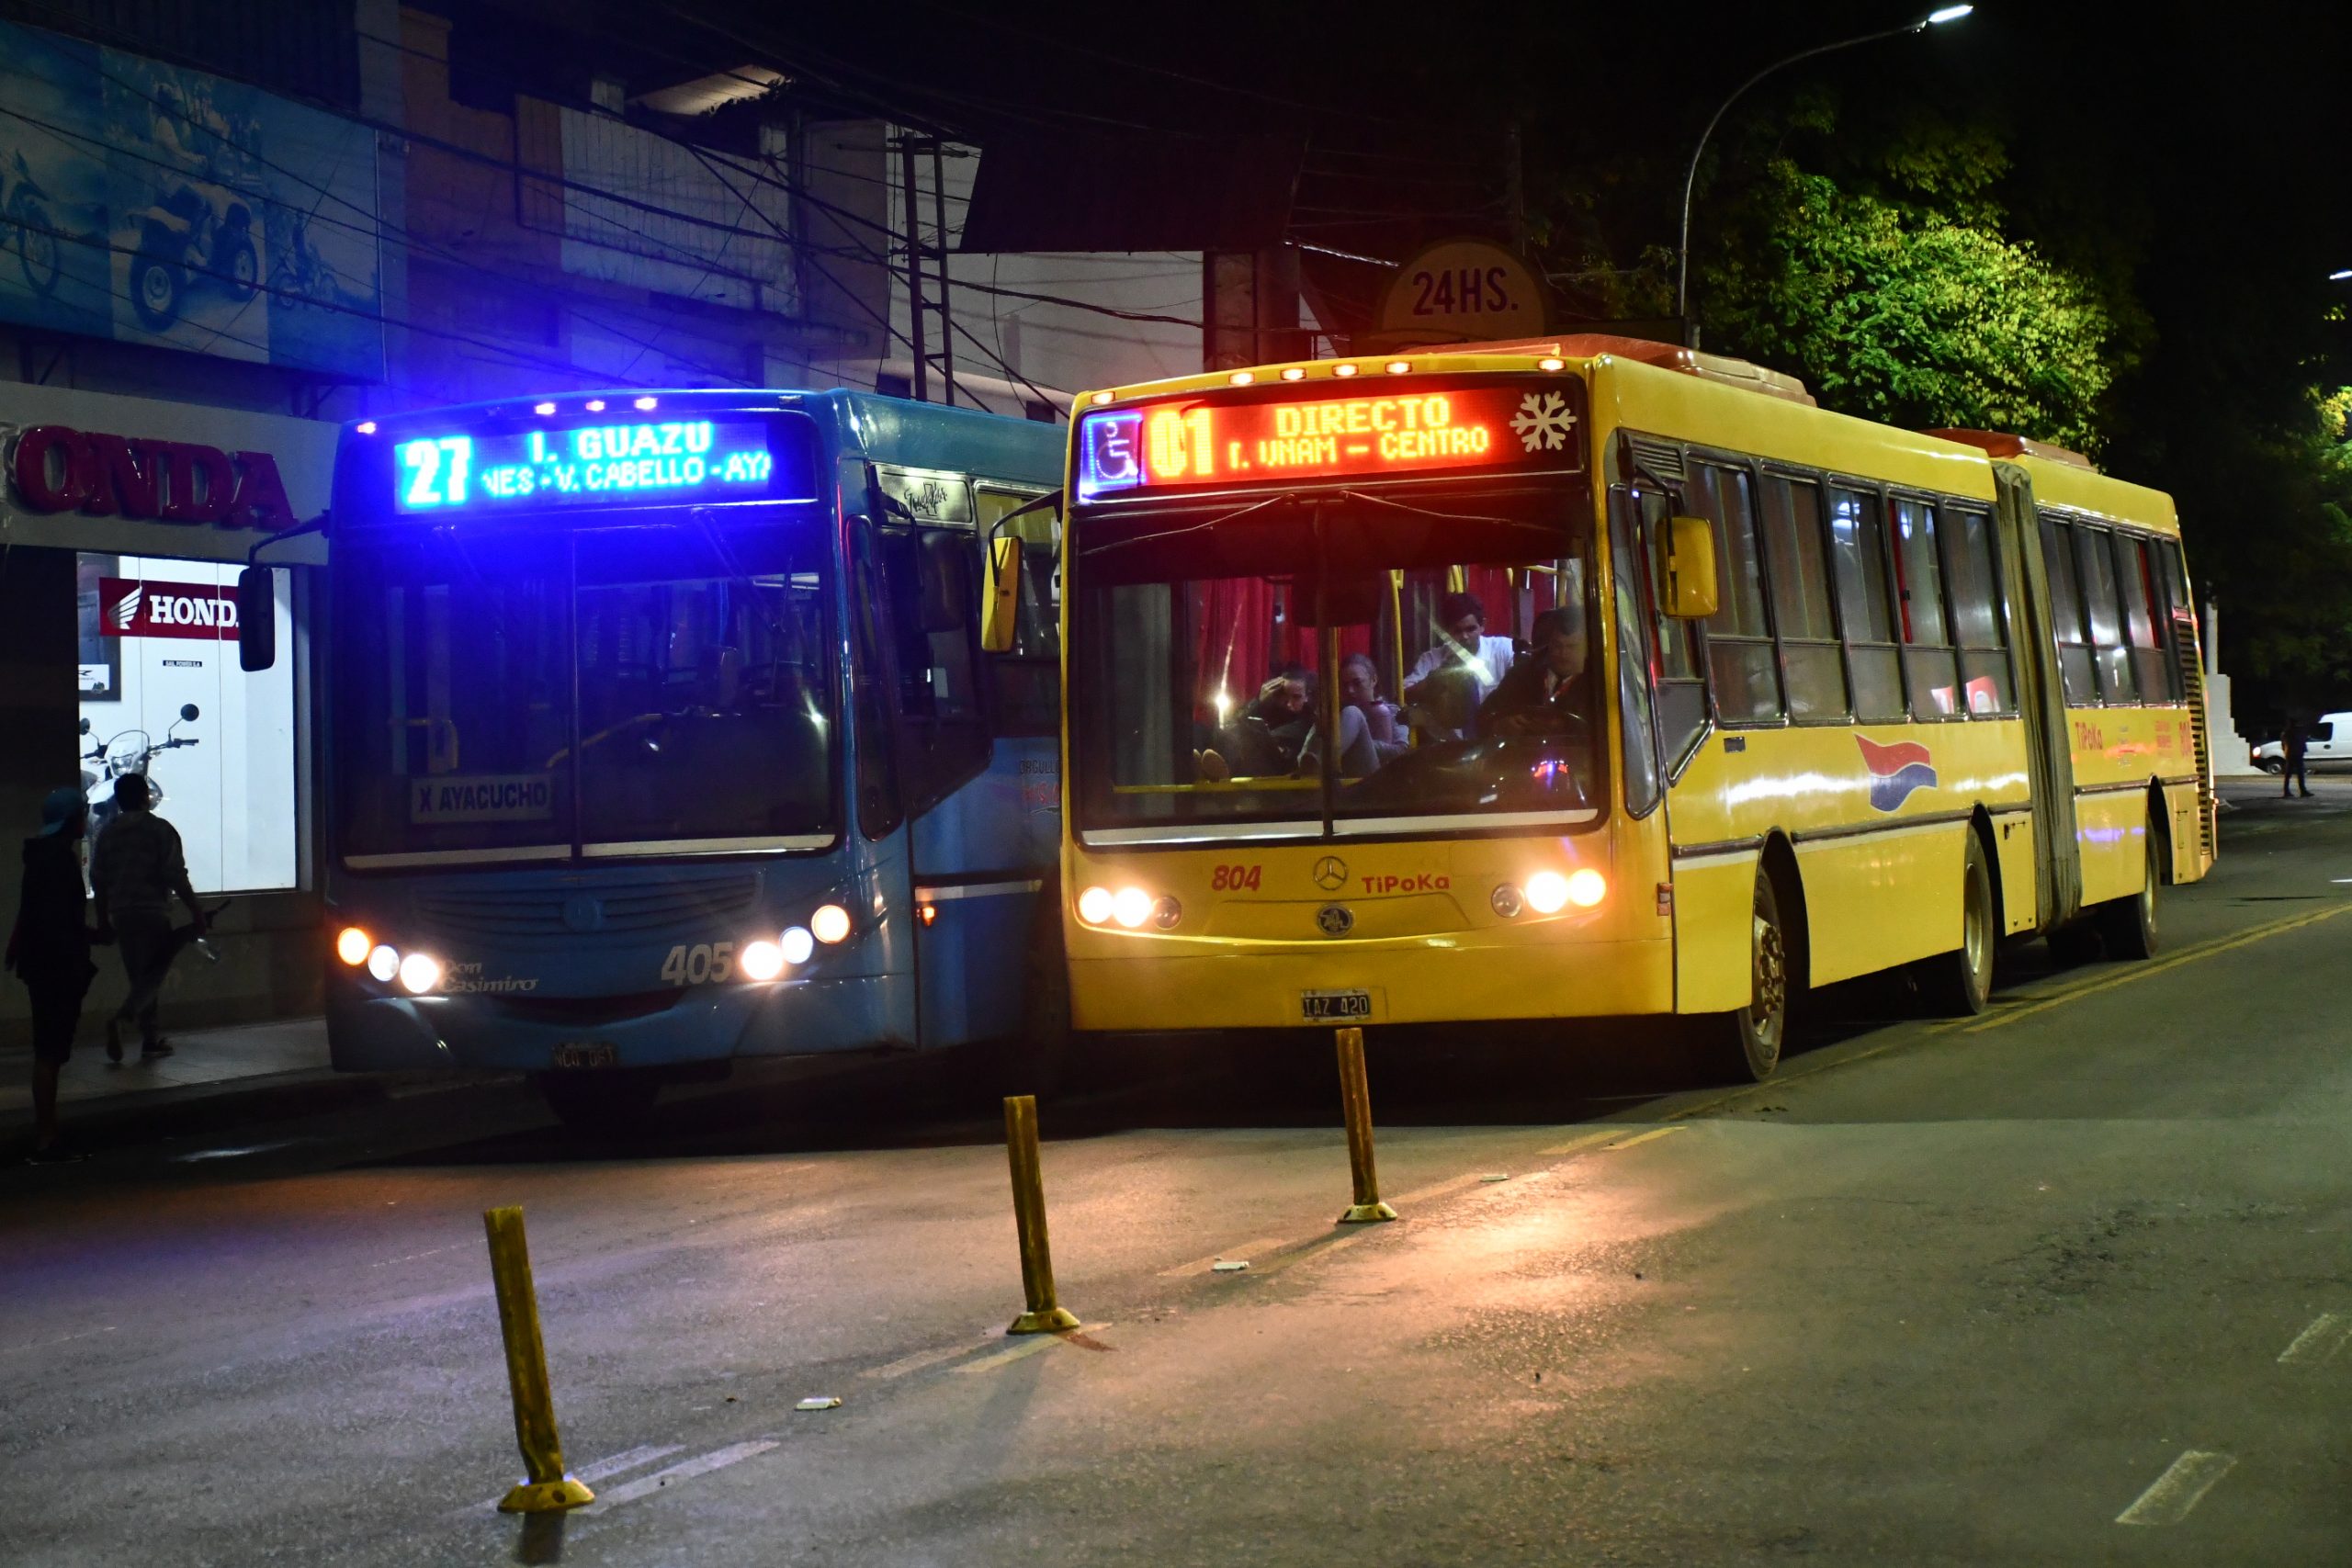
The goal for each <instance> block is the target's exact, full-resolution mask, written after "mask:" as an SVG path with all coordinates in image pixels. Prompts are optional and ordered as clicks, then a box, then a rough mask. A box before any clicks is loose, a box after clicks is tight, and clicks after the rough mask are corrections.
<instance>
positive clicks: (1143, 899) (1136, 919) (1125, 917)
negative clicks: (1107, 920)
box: [1111, 887, 1151, 931]
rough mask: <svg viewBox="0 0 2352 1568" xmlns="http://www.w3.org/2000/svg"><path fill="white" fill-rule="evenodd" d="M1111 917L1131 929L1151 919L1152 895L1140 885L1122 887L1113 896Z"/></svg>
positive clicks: (1133, 929)
mask: <svg viewBox="0 0 2352 1568" xmlns="http://www.w3.org/2000/svg"><path fill="white" fill-rule="evenodd" d="M1111 918H1112V919H1114V920H1116V921H1118V922H1119V923H1120V924H1121V925H1123V926H1125V927H1126V928H1127V930H1129V931H1135V930H1136V929H1137V928H1138V927H1140V926H1141V925H1142V924H1143V923H1144V922H1145V921H1146V920H1148V919H1151V895H1150V894H1148V893H1147V892H1145V891H1144V890H1143V889H1142V888H1140V887H1122V888H1120V889H1119V890H1118V892H1116V893H1114V894H1113V895H1112V897H1111Z"/></svg>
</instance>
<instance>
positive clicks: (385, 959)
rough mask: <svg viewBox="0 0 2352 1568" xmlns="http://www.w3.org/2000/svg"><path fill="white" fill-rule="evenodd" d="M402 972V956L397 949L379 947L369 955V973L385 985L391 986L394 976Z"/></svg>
mask: <svg viewBox="0 0 2352 1568" xmlns="http://www.w3.org/2000/svg"><path fill="white" fill-rule="evenodd" d="M400 972H401V955H400V953H399V952H398V951H397V950H396V949H393V948H390V947H379V948H377V949H376V950H375V951H373V952H371V953H368V974H370V975H372V976H375V977H376V978H377V979H379V980H381V981H383V982H384V984H386V985H388V986H389V985H390V984H391V983H392V976H395V975H397V974H399V973H400Z"/></svg>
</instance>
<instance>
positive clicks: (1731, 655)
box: [1691, 463, 1781, 724]
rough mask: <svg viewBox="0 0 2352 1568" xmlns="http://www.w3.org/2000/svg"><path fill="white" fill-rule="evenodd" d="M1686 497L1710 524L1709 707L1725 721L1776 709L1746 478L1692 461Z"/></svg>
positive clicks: (1751, 718) (1770, 715) (1774, 659)
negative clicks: (1711, 685) (1712, 559)
mask: <svg viewBox="0 0 2352 1568" xmlns="http://www.w3.org/2000/svg"><path fill="white" fill-rule="evenodd" d="M1692 476H1693V478H1692V483H1691V503H1692V505H1693V506H1694V507H1695V508H1696V510H1697V512H1698V514H1699V515H1700V516H1702V517H1704V518H1706V519H1707V520H1708V521H1709V522H1711V523H1713V525H1715V592H1716V593H1717V594H1718V595H1719V596H1720V597H1719V600H1718V604H1717V607H1716V610H1715V613H1714V614H1713V615H1710V616H1708V617H1707V666H1708V673H1709V674H1710V675H1712V676H1713V680H1714V687H1715V713H1716V715H1717V716H1719V717H1721V718H1722V719H1723V721H1724V723H1726V724H1752V723H1755V722H1758V721H1759V720H1770V719H1776V718H1778V717H1780V716H1781V671H1780V660H1779V658H1778V656H1777V655H1776V654H1775V652H1774V650H1773V648H1772V626H1771V622H1770V620H1769V619H1768V618H1767V617H1766V615H1765V610H1764V562H1763V557H1762V552H1761V551H1760V550H1759V549H1758V547H1757V541H1756V504H1755V501H1754V498H1753V496H1752V495H1751V494H1750V492H1749V487H1748V477H1747V473H1746V472H1745V471H1744V470H1741V469H1738V468H1718V467H1716V466H1715V465H1713V464H1712V463H1699V464H1694V465H1693V466H1692Z"/></svg>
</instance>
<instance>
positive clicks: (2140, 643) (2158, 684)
mask: <svg viewBox="0 0 2352 1568" xmlns="http://www.w3.org/2000/svg"><path fill="white" fill-rule="evenodd" d="M2115 557H2116V559H2115V566H2116V581H2117V583H2118V584H2119V585H2120V587H2121V588H2122V590H2123V635H2124V636H2125V637H2127V638H2128V639H2130V642H2131V673H2132V675H2133V677H2134V678H2135V679H2136V681H2137V682H2138V684H2139V687H2140V698H2141V700H2142V701H2143V702H2149V703H2163V702H2178V701H2179V700H2180V694H2179V693H2178V692H2177V691H2175V690H2174V689H2173V688H2174V687H2175V686H2176V685H2177V683H2178V682H2179V681H2180V671H2179V669H2178V667H2177V666H2176V665H2174V664H2173V662H2172V660H2169V659H2167V658H2165V643H2164V638H2163V637H2161V636H2160V635H2159V634H2158V632H2157V630H2156V615H2155V608H2154V606H2155V604H2157V602H2158V601H2157V597H2156V583H2155V577H2154V573H2153V572H2152V571H2151V570H2149V565H2148V547H2147V543H2146V541H2144V540H2143V539H2141V538H2139V537H2137V536H2133V535H2131V534H2118V535H2116V536H2115Z"/></svg>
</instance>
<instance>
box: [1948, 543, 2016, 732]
mask: <svg viewBox="0 0 2352 1568" xmlns="http://www.w3.org/2000/svg"><path fill="white" fill-rule="evenodd" d="M1936 531H1937V532H1938V533H1939V534H1940V535H1942V536H1943V542H1944V586H1945V588H1946V589H1947V590H1948V591H1949V592H1950V594H1951V627H1952V637H1953V640H1954V641H1956V642H1957V643H1959V645H1960V681H1961V690H1962V692H1963V693H1965V694H1966V695H1967V702H1966V704H1965V705H1966V707H1967V709H1968V711H1969V712H1970V713H1973V714H2011V713H2015V712H2016V711H2017V703H2016V701H2015V696H2014V694H2015V692H2016V689H2017V688H2016V685H2015V683H2014V682H2013V681H2012V679H2011V677H2010V673H2009V643H2008V636H2007V628H2006V627H2005V626H2004V625H2003V620H2002V605H2001V589H2000V582H2001V578H2000V573H1999V571H1998V570H1997V569H1996V566H1995V563H1994V559H1993V520H1992V518H1991V517H1990V516H1988V515H1987V514H1986V513H1982V512H1975V511H1969V510H1963V509H1962V508H1959V507H1951V506H1940V507H1938V508H1937V509H1936Z"/></svg>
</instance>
